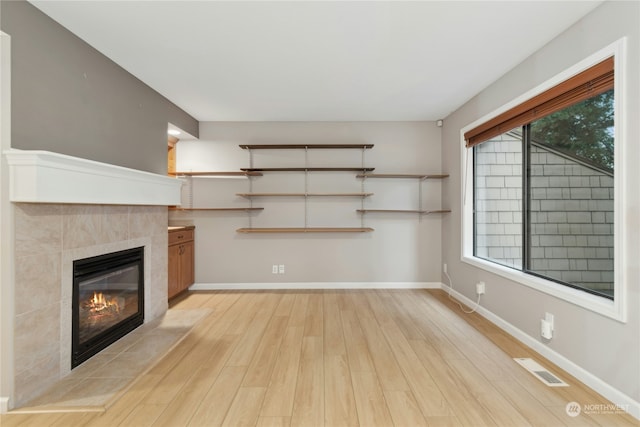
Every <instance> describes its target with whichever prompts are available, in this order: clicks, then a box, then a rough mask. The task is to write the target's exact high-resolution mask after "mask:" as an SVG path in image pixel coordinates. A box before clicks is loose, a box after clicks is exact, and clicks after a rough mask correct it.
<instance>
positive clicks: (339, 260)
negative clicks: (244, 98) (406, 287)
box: [170, 122, 442, 284]
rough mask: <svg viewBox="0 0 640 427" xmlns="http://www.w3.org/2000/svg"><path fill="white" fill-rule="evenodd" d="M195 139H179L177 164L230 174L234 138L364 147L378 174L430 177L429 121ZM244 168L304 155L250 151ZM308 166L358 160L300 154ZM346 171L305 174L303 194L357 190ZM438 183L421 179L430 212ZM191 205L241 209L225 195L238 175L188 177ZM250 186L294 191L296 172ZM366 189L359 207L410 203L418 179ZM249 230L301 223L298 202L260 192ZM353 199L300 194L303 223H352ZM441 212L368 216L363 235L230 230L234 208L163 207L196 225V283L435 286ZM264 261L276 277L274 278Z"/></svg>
mask: <svg viewBox="0 0 640 427" xmlns="http://www.w3.org/2000/svg"><path fill="white" fill-rule="evenodd" d="M200 138H201V139H200V140H199V141H180V142H179V143H178V145H177V165H176V166H177V169H178V170H181V171H216V170H217V171H233V170H239V168H241V167H248V166H249V154H248V152H247V151H246V150H242V149H240V148H239V147H238V145H239V144H275V143H280V144H300V143H308V144H312V143H316V144H321V143H356V144H362V143H372V144H375V147H374V148H373V149H371V150H367V151H366V153H365V165H366V166H369V167H375V168H376V170H375V172H378V173H392V172H396V173H439V172H441V166H440V147H441V141H440V128H438V127H436V125H435V123H432V122H358V123H353V122H350V123H347V122H343V123H332V122H316V123H301V122H296V123H284V122H283V123H273V122H272V123H247V122H243V123H235V122H228V123H221V122H215V123H213V122H209V123H201V126H200ZM254 153H255V154H254V156H255V157H254V166H255V167H259V166H263V167H268V166H271V167H276V166H290V167H294V166H304V151H293V150H286V151H271V150H269V151H256V152H254ZM308 156H309V157H308V159H309V165H310V166H343V167H347V166H360V165H361V161H362V159H361V156H362V152H361V151H360V150H310V151H309V153H308ZM355 175H356V172H312V173H310V174H309V182H308V192H314V191H316V192H360V191H361V180H360V179H357V178H356V177H355ZM441 185H442V184H441V182H440V181H429V182H425V183H423V197H424V200H425V207H428V208H439V207H440V197H441V192H440V189H441ZM193 190H194V194H193V206H194V207H206V206H209V207H211V206H218V207H231V206H248V205H249V201H248V200H247V199H244V198H241V197H237V196H235V194H236V193H238V192H248V190H249V181H248V180H246V179H206V178H204V179H194V187H193ZM253 191H254V192H304V173H299V172H287V173H265V175H264V176H263V177H258V178H255V179H254V181H253ZM365 191H367V192H373V193H375V195H374V196H372V197H370V198H368V199H366V200H365V201H364V206H365V207H370V208H374V207H375V208H396V209H417V203H418V181H416V180H373V179H370V180H367V182H366V187H365ZM253 203H254V206H262V207H264V208H265V210H264V211H262V212H260V213H254V214H252V222H253V224H252V225H253V226H254V227H301V226H303V225H304V217H305V214H304V199H303V198H276V199H267V198H260V199H255V200H254V202H253ZM360 207H361V201H360V199H359V198H310V199H309V200H308V214H307V218H308V225H309V226H329V227H331V226H343V227H360V226H361V218H360V215H359V214H358V213H356V209H359V208H360ZM441 220H442V216H441V215H431V216H424V217H423V218H422V219H421V220H420V218H419V217H418V215H416V214H398V215H389V214H378V215H375V216H374V215H372V214H368V215H367V217H366V218H365V220H364V226H366V227H372V228H374V229H375V231H374V232H372V233H354V234H347V233H342V234H340V233H338V234H268V235H258V234H248V235H246V234H239V233H236V231H235V230H236V229H237V228H240V227H248V226H249V219H248V214H246V213H242V212H235V213H221V212H189V213H182V212H178V213H172V214H171V217H170V221H171V222H172V223H193V224H194V225H195V226H196V283H201V284H202V283H264V282H324V283H326V282H332V283H342V282H411V283H424V282H440V273H439V272H440V244H439V241H440V228H441ZM273 264H284V265H285V267H286V268H285V271H286V273H285V274H284V275H274V274H272V272H271V270H272V269H271V267H272V265H273Z"/></svg>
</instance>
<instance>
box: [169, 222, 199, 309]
mask: <svg viewBox="0 0 640 427" xmlns="http://www.w3.org/2000/svg"><path fill="white" fill-rule="evenodd" d="M194 236H195V227H193V226H189V227H169V269H168V297H169V298H172V297H174V296H176V295H178V294H179V293H181V292H182V291H184V290H186V289H187V288H188V287H189V286H191V285H192V284H193V282H194V281H195V269H194V258H195V250H194Z"/></svg>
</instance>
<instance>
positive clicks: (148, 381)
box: [0, 290, 639, 427]
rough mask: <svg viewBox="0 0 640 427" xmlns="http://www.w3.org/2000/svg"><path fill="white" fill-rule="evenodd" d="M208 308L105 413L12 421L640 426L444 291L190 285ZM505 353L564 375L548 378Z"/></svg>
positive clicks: (198, 303)
mask: <svg viewBox="0 0 640 427" xmlns="http://www.w3.org/2000/svg"><path fill="white" fill-rule="evenodd" d="M194 307H209V308H213V309H214V311H213V313H212V314H211V315H210V316H209V317H208V318H206V319H205V320H203V321H201V322H200V323H199V324H198V325H197V326H196V327H195V328H194V330H193V331H192V332H191V333H190V334H189V335H188V336H187V337H186V338H185V339H184V341H182V343H181V345H180V346H178V347H177V348H175V349H174V350H173V351H171V352H170V353H169V354H167V355H166V356H165V357H164V358H163V359H162V360H161V361H160V362H159V363H158V364H157V365H155V366H154V367H153V368H152V369H151V370H150V371H149V372H147V373H146V374H144V375H143V376H141V377H140V378H139V379H138V380H137V381H136V382H135V384H134V385H133V386H132V387H131V388H130V389H129V391H127V392H126V394H125V395H124V396H123V397H122V398H121V399H119V400H118V401H117V402H116V403H115V404H113V405H112V406H111V407H109V408H108V409H107V410H106V411H105V412H102V413H95V412H94V413H55V414H31V415H23V414H8V415H3V416H2V417H1V418H0V425H1V426H2V427H12V426H61V427H68V426H69V427H70V426H73V427H76V426H97V427H113V426H127V427H143V426H152V427H160V426H171V427H181V426H202V427H205V426H206V427H213V426H323V425H324V426H408V427H409V426H411V427H412V426H493V425H498V426H509V427H513V426H529V425H531V426H565V425H567V426H574V425H586V426H637V425H639V423H638V421H637V420H635V419H634V418H632V417H630V416H628V415H626V414H617V415H609V414H603V413H592V414H585V413H584V412H583V413H581V414H580V415H579V416H578V417H575V418H574V417H569V416H568V415H567V414H566V412H565V406H566V404H567V403H568V402H571V401H575V402H578V403H581V404H583V405H586V404H589V405H593V404H608V403H610V402H608V401H606V400H605V399H604V398H602V397H601V396H599V395H598V394H597V393H595V392H593V391H592V390H590V389H589V388H587V387H586V386H584V385H582V384H581V383H579V382H578V381H576V380H575V379H574V378H572V377H571V376H569V375H568V374H566V373H565V372H563V371H561V370H560V369H558V368H557V367H555V366H554V365H552V364H550V363H549V362H547V361H546V360H544V359H541V358H539V357H538V356H537V355H536V354H535V353H534V352H532V351H531V350H529V349H527V348H526V347H524V346H523V345H521V344H519V343H518V342H517V341H515V340H514V339H513V338H511V337H509V336H508V335H506V334H505V333H504V332H502V331H501V330H499V329H498V328H496V327H495V326H493V325H492V324H490V323H489V322H487V321H486V320H484V319H483V318H482V317H480V316H478V315H477V314H472V315H467V314H463V313H462V312H461V311H460V310H459V309H458V307H457V306H456V305H454V304H453V303H452V302H451V301H449V299H448V297H447V295H446V294H445V293H443V292H442V291H426V290H392V291H391V290H389V291H387V290H372V291H329V290H327V291H264V292H231V291H221V292H208V293H191V294H189V295H187V296H186V297H182V298H180V299H179V300H178V301H176V302H175V303H173V304H172V309H174V310H179V309H188V308H194ZM512 357H533V358H534V359H536V360H538V362H539V363H541V364H542V365H544V366H545V367H547V368H548V369H550V370H551V371H552V372H554V373H555V374H556V375H558V376H560V377H561V378H562V379H563V380H565V381H566V382H567V383H569V384H570V387H568V388H550V387H546V386H545V385H543V384H542V383H541V382H540V381H538V380H537V379H535V378H534V377H533V376H531V374H529V373H528V372H526V371H525V370H524V369H523V368H521V367H520V366H519V365H517V364H516V363H515V362H514V361H513V360H512Z"/></svg>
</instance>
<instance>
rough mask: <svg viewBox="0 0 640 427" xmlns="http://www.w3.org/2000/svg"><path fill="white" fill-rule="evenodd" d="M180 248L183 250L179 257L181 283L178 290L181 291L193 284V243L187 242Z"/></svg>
mask: <svg viewBox="0 0 640 427" xmlns="http://www.w3.org/2000/svg"><path fill="white" fill-rule="evenodd" d="M180 246H182V248H183V249H182V251H181V255H180V276H181V281H182V283H181V287H180V290H181V291H182V290H184V289H187V288H188V287H189V286H191V285H193V282H195V271H194V270H195V269H194V255H195V251H194V244H193V242H187V243H184V244H182V245H180Z"/></svg>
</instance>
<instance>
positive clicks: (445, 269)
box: [442, 264, 447, 273]
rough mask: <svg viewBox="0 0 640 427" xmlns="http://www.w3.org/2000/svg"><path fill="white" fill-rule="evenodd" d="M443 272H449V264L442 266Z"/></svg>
mask: <svg viewBox="0 0 640 427" xmlns="http://www.w3.org/2000/svg"><path fill="white" fill-rule="evenodd" d="M442 271H444V272H445V273H446V272H447V264H442Z"/></svg>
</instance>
